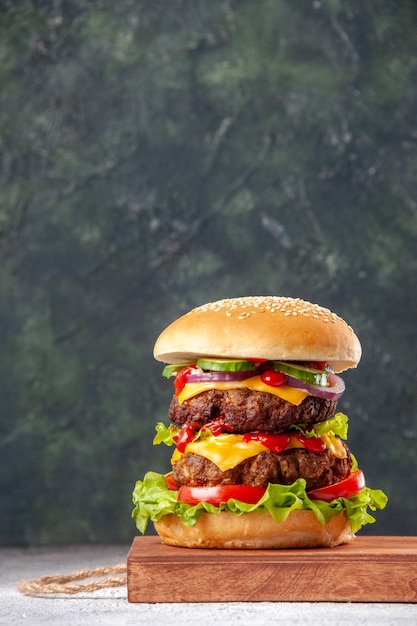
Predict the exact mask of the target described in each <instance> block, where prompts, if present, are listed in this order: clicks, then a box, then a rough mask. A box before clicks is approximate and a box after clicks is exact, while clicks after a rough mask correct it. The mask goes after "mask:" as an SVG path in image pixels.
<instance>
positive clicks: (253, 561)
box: [127, 536, 417, 602]
mask: <svg viewBox="0 0 417 626" xmlns="http://www.w3.org/2000/svg"><path fill="white" fill-rule="evenodd" d="M127 585H128V600H129V602H226V601H230V602H245V601H248V602H261V601H264V602H266V601H268V602H271V601H298V602H302V601H309V602H314V601H317V602H318V601H320V602H326V601H329V602H330V601H331V602H417V537H397V536H395V537H366V536H364V537H361V536H359V537H357V538H356V539H355V541H354V542H353V543H351V544H345V545H342V546H337V547H336V548H314V549H302V550H204V549H190V548H175V547H172V546H166V545H164V544H162V543H161V541H160V539H159V537H135V539H134V541H133V543H132V546H131V548H130V551H129V554H128V557H127Z"/></svg>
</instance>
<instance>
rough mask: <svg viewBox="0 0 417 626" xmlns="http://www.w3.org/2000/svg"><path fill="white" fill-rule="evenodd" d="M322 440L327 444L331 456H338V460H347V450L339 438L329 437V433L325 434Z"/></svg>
mask: <svg viewBox="0 0 417 626" xmlns="http://www.w3.org/2000/svg"><path fill="white" fill-rule="evenodd" d="M321 438H322V439H323V441H324V443H325V444H326V448H327V449H328V450H329V452H330V453H331V454H333V456H336V457H337V458H338V459H345V458H346V456H347V454H346V448H345V446H344V445H343V443H342V441H341V440H340V439H339V438H338V437H334V436H333V435H328V434H327V433H324V434H323V435H321Z"/></svg>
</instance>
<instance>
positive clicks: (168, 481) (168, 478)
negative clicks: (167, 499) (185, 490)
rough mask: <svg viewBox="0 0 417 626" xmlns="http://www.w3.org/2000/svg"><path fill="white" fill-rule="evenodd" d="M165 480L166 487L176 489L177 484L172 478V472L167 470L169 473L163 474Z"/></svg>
mask: <svg viewBox="0 0 417 626" xmlns="http://www.w3.org/2000/svg"><path fill="white" fill-rule="evenodd" d="M165 481H166V484H167V487H168V489H171V490H172V491H177V489H178V485H177V483H176V482H175V480H174V479H173V478H172V472H169V474H165Z"/></svg>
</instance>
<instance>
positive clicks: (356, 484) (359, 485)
mask: <svg viewBox="0 0 417 626" xmlns="http://www.w3.org/2000/svg"><path fill="white" fill-rule="evenodd" d="M364 487H365V476H364V475H363V472H362V470H355V471H354V472H351V474H350V475H349V476H348V477H347V478H345V479H344V480H341V481H339V482H338V483H335V484H334V485H328V486H327V487H320V488H319V489H313V490H312V491H309V492H307V495H308V497H309V498H310V500H323V501H324V502H331V501H332V500H335V499H336V498H352V497H353V496H356V494H357V493H359V492H360V491H361V489H363V488H364Z"/></svg>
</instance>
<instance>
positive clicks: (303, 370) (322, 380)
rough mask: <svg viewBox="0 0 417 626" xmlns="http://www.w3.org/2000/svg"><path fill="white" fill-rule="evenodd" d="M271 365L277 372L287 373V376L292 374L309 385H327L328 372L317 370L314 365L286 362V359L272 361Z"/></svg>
mask: <svg viewBox="0 0 417 626" xmlns="http://www.w3.org/2000/svg"><path fill="white" fill-rule="evenodd" d="M272 366H273V368H274V370H276V371H277V372H283V373H284V374H288V376H293V377H294V378H298V380H303V381H304V382H306V383H310V384H311V385H320V386H321V387H326V386H327V382H328V372H326V371H325V370H317V369H315V368H314V367H307V366H306V365H298V364H297V365H295V364H294V363H288V362H286V361H274V362H273V364H272Z"/></svg>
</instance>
